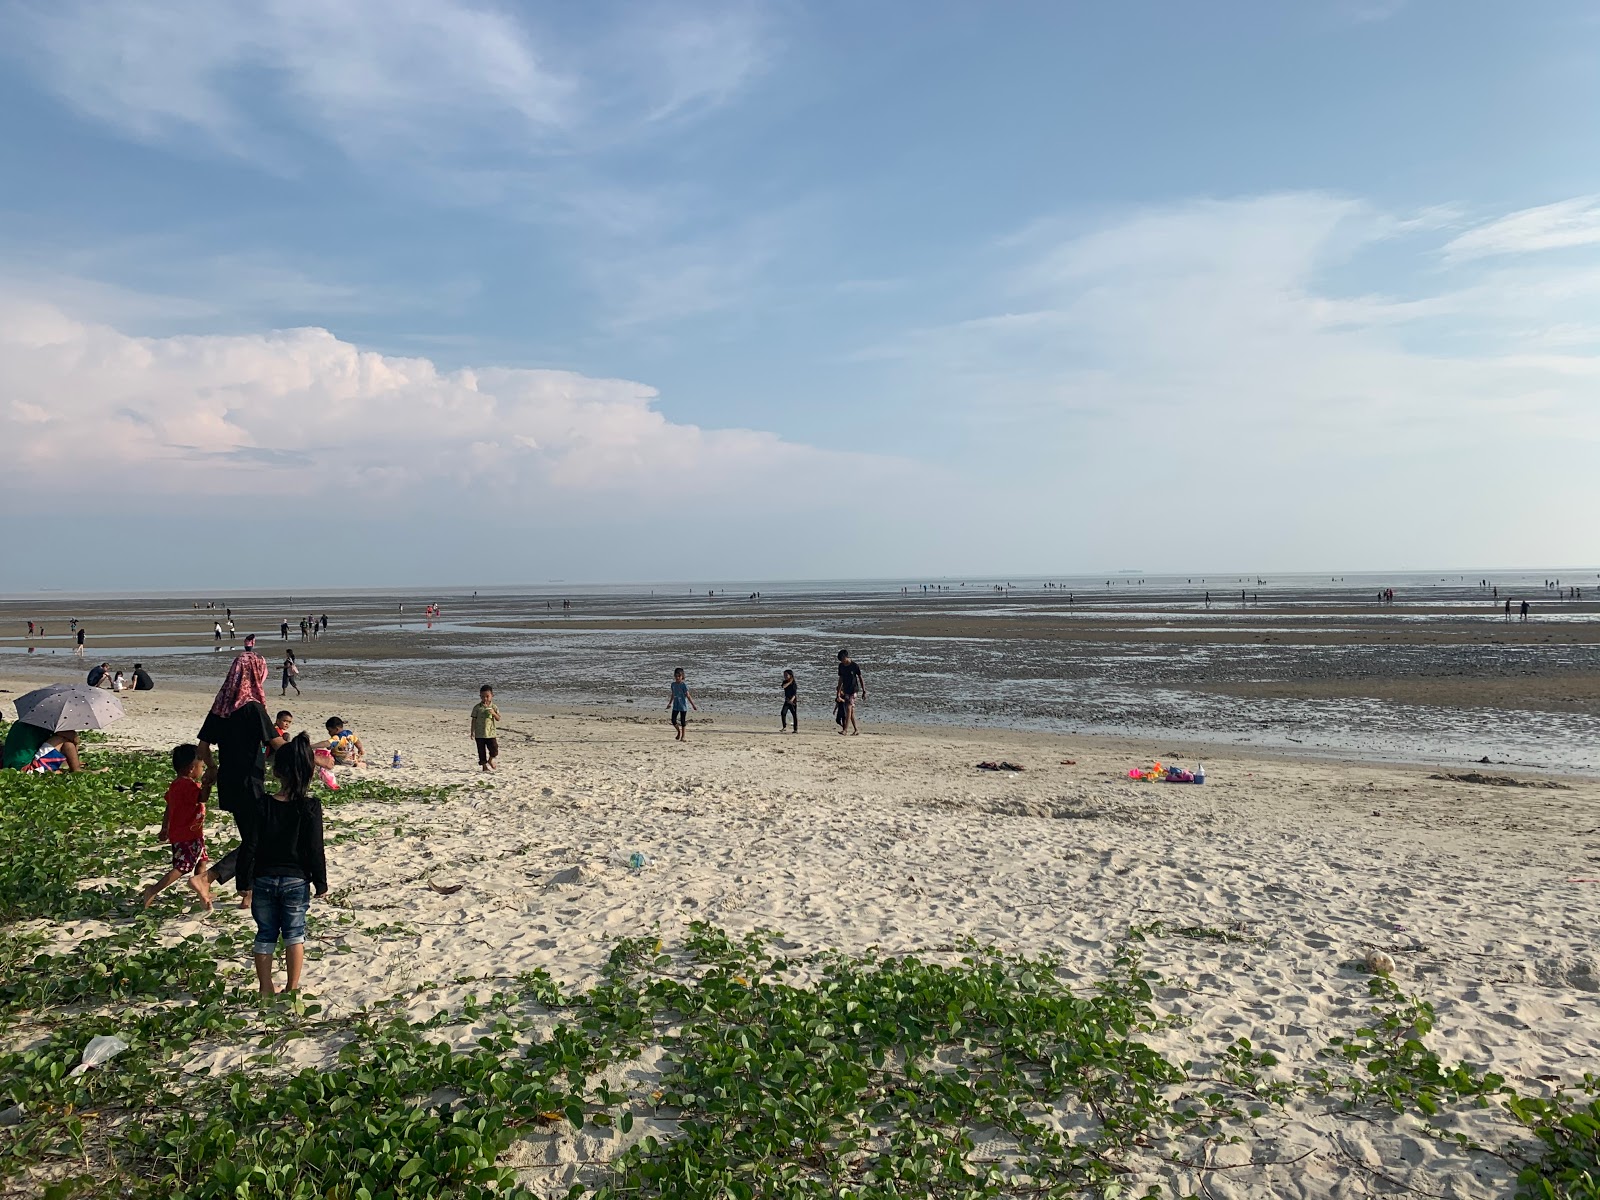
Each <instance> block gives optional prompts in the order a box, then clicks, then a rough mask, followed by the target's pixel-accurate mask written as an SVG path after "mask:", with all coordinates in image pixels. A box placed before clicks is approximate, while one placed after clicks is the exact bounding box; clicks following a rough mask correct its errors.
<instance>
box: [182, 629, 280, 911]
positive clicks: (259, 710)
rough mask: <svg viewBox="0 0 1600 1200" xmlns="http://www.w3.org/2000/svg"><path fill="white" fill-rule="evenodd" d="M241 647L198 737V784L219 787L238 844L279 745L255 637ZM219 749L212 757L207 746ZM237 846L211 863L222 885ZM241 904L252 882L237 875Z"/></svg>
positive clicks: (232, 874)
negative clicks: (201, 769) (201, 773)
mask: <svg viewBox="0 0 1600 1200" xmlns="http://www.w3.org/2000/svg"><path fill="white" fill-rule="evenodd" d="M244 645H245V650H244V653H243V654H240V655H239V656H238V657H236V658H235V659H234V660H233V665H232V666H230V667H229V668H228V678H227V679H226V680H224V681H223V684H222V687H221V688H220V689H219V690H218V691H217V698H216V699H215V700H213V701H212V702H211V711H210V712H209V713H207V714H206V719H205V723H204V724H203V725H201V726H200V734H199V736H198V738H197V739H196V740H197V741H198V742H199V743H200V757H201V759H202V760H204V762H205V764H206V777H205V779H204V780H202V781H201V784H202V786H210V785H211V784H212V783H215V784H216V785H217V807H218V808H220V809H222V810H223V811H224V812H228V813H232V814H233V820H234V824H236V825H237V826H238V827H239V842H240V845H241V846H242V845H243V843H244V842H245V841H247V840H248V838H249V833H250V822H251V820H252V819H253V818H254V816H255V813H256V810H257V809H258V808H260V806H261V798H262V797H263V796H264V795H265V794H266V773H267V772H266V764H267V755H268V754H271V753H272V752H273V751H275V750H276V749H277V748H278V747H279V746H281V745H283V738H282V737H280V736H279V735H278V730H277V728H276V727H275V726H274V725H273V724H272V717H271V716H270V715H268V713H267V693H266V691H265V689H264V687H263V685H264V684H265V683H266V679H267V660H266V659H264V658H262V657H261V656H260V655H259V654H257V653H256V652H255V638H253V637H252V638H247V639H246V640H245V644H244ZM213 746H215V747H216V748H217V757H216V758H213V757H212V753H211V748H212V747H213ZM238 859H239V851H238V849H233V850H230V851H228V853H227V854H225V855H223V856H222V857H221V858H220V859H218V860H217V861H216V862H214V863H213V864H212V865H211V869H210V871H208V872H207V875H208V877H209V879H210V881H211V882H212V883H226V882H227V881H228V880H230V879H233V878H234V877H235V874H236V872H237V867H238ZM235 886H236V887H237V888H238V889H239V893H240V895H239V907H240V908H248V907H249V906H250V884H249V881H248V879H247V878H246V877H245V876H244V875H243V874H242V873H240V874H238V882H237V884H236V885H235Z"/></svg>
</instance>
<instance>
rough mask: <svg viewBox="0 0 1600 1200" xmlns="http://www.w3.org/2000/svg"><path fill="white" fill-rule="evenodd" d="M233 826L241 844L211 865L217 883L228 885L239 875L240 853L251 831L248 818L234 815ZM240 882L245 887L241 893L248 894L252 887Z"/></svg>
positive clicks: (240, 888)
mask: <svg viewBox="0 0 1600 1200" xmlns="http://www.w3.org/2000/svg"><path fill="white" fill-rule="evenodd" d="M233 824H234V827H235V828H236V829H238V831H239V844H238V845H237V846H235V847H234V848H233V849H232V850H229V851H228V852H227V853H226V854H224V855H223V856H222V857H221V858H219V859H217V861H216V862H214V863H212V864H211V875H212V878H213V879H214V880H215V881H216V882H217V883H227V882H228V880H230V879H232V878H233V877H234V876H235V875H237V874H238V872H239V851H240V850H241V849H243V848H244V842H245V838H246V837H248V836H249V831H248V829H247V828H246V818H245V817H244V816H243V815H241V814H240V813H234V814H233ZM239 882H240V884H241V885H243V886H241V887H239V889H238V890H239V891H241V892H247V891H249V890H250V885H249V884H248V883H246V882H245V881H244V880H240V881H239Z"/></svg>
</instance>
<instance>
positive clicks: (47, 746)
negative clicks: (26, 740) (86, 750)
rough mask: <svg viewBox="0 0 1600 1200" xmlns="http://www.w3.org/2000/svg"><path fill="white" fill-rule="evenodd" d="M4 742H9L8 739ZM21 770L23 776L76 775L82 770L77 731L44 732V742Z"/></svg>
mask: <svg viewBox="0 0 1600 1200" xmlns="http://www.w3.org/2000/svg"><path fill="white" fill-rule="evenodd" d="M6 740H7V741H8V742H9V741H10V739H9V738H7V739H6ZM21 769H22V771H23V773H24V774H30V773H31V774H36V775H50V774H54V773H55V772H56V771H71V772H73V773H74V774H76V773H77V772H79V771H81V770H83V762H82V761H81V760H80V759H79V758H78V731H77V730H76V729H63V730H61V731H60V732H59V733H50V732H48V731H46V732H45V736H44V740H43V741H41V742H40V743H39V748H38V749H37V750H35V751H34V752H33V758H32V759H30V760H29V761H28V762H26V763H24V764H23V766H22V768H21Z"/></svg>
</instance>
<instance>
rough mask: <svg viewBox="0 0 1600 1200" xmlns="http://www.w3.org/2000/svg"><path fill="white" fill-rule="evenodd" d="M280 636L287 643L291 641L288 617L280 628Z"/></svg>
mask: <svg viewBox="0 0 1600 1200" xmlns="http://www.w3.org/2000/svg"><path fill="white" fill-rule="evenodd" d="M278 636H279V637H281V638H282V639H283V640H284V641H286V642H287V641H288V640H289V620H288V618H287V617H285V618H284V620H283V623H282V624H281V625H279V626H278Z"/></svg>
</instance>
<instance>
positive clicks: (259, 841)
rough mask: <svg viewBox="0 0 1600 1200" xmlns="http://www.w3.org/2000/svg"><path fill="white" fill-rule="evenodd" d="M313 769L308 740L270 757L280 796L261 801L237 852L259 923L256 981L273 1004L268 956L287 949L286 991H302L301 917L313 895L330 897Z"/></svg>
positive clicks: (252, 911)
mask: <svg viewBox="0 0 1600 1200" xmlns="http://www.w3.org/2000/svg"><path fill="white" fill-rule="evenodd" d="M315 771H316V763H315V760H314V759H313V758H312V751H311V737H310V735H308V734H305V733H301V734H298V735H297V736H296V737H295V739H294V741H292V742H290V743H289V744H288V745H286V746H281V747H279V749H278V751H277V753H276V754H274V755H273V756H272V773H273V774H274V775H275V776H277V778H278V785H279V788H280V790H279V791H278V793H277V794H276V795H270V796H266V797H265V798H263V800H262V801H261V808H260V811H259V812H258V814H257V816H256V819H255V820H254V821H253V822H252V823H251V831H250V836H249V837H248V838H247V839H246V840H245V844H244V847H243V849H241V850H240V852H239V882H240V885H241V887H242V888H244V889H247V890H249V892H250V915H251V916H253V917H254V918H255V920H256V941H255V946H254V951H255V959H256V980H257V982H259V983H260V985H261V994H262V995H263V996H270V995H272V994H273V988H272V956H273V955H274V954H276V953H277V950H278V940H279V939H280V938H282V940H283V945H284V958H285V960H286V961H285V967H286V968H287V974H288V982H287V985H286V987H287V990H288V991H291V992H292V991H296V990H297V989H298V988H299V987H300V971H301V968H303V967H304V966H305V961H306V947H305V941H306V910H307V909H308V908H310V907H311V892H312V889H313V888H314V889H316V894H317V895H319V896H325V895H327V892H328V866H327V861H326V859H325V858H324V856H323V849H322V801H320V800H318V799H317V797H316V796H315V795H314V794H313V793H312V791H311V780H312V778H313V777H314V775H315Z"/></svg>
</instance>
